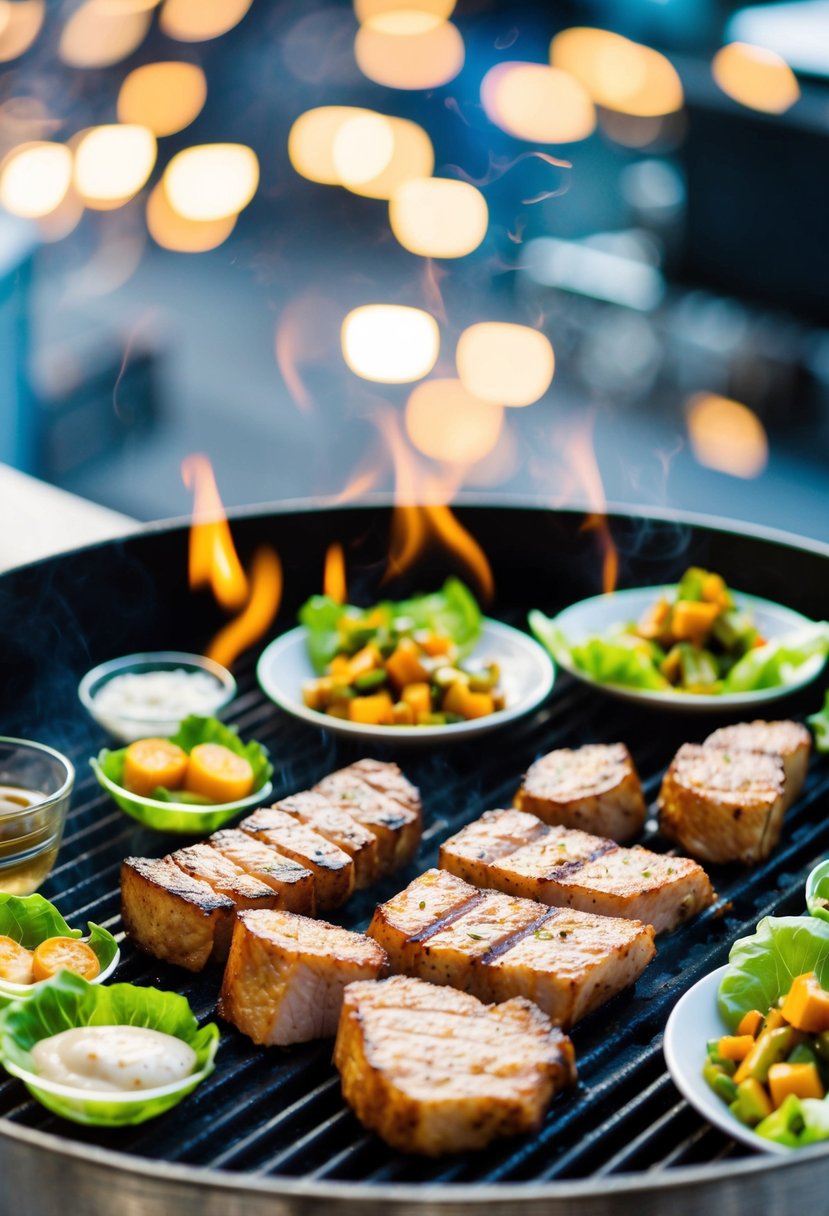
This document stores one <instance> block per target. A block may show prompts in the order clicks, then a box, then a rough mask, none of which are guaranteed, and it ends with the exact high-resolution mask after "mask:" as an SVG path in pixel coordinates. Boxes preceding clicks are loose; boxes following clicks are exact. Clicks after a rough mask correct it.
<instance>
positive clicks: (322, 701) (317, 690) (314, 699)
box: [302, 676, 334, 712]
mask: <svg viewBox="0 0 829 1216" xmlns="http://www.w3.org/2000/svg"><path fill="white" fill-rule="evenodd" d="M333 688H334V681H333V680H332V678H331V676H320V678H319V679H318V680H306V681H305V683H304V684H303V685H302V700H303V701H304V702H305V704H306V705H307V706H308V708H309V709H317V710H319V711H320V712H324V711H325V709H326V708H327V706H328V702H329V700H330V699H331V692H332V690H333Z"/></svg>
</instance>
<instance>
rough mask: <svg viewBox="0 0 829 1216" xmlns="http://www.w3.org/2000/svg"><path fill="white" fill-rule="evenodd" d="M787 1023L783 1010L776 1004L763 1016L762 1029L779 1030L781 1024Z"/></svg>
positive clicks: (785, 1024)
mask: <svg viewBox="0 0 829 1216" xmlns="http://www.w3.org/2000/svg"><path fill="white" fill-rule="evenodd" d="M787 1025H788V1023H787V1021H786V1019H785V1018H784V1017H783V1014H782V1013H781V1011H780V1010H779V1009H778V1008H777V1007H776V1006H772V1008H771V1009H770V1010H769V1011H768V1013H767V1014H766V1016H765V1017H764V1018H763V1025H762V1027H761V1030H779V1029H780V1027H781V1026H787Z"/></svg>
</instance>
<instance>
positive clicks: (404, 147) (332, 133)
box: [288, 106, 435, 198]
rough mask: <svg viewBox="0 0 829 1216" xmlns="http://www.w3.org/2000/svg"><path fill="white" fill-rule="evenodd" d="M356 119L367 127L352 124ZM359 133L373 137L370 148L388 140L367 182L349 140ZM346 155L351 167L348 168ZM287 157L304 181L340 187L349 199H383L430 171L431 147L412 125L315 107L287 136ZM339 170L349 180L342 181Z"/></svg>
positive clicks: (380, 116)
mask: <svg viewBox="0 0 829 1216" xmlns="http://www.w3.org/2000/svg"><path fill="white" fill-rule="evenodd" d="M358 119H363V120H368V121H367V122H363V123H358V122H357V120H358ZM371 120H376V121H374V122H372V121H371ZM361 131H362V132H363V133H365V132H366V131H367V132H368V134H369V135H372V133H373V134H374V135H375V137H376V139H375V143H376V141H377V139H379V141H380V142H381V143H383V142H384V141H386V140H387V138H388V135H389V134H390V135H391V138H392V146H391V148H390V149H389V148H388V145H387V143H386V152H387V153H388V154H387V156H386V157H385V160H384V159H383V157H382V156H381V157H380V163H379V168H378V169H377V171H376V172H375V173H374V174H373V175H371V176H368V177H366V176H365V158H364V156H363V154H362V153H361V150H360V148H359V145H358V146H357V148H356V149H354V148H353V142H352V140H353V136H354V135H355V134H359V133H360V132H361ZM335 149H336V154H335ZM352 150H353V151H354V154H355V163H352V164H350V156H351V153H352ZM369 151H370V155H373V156H374V157H375V158H376V157H377V148H376V146H375V148H374V151H373V152H371V150H369ZM381 151H382V149H381ZM288 157H289V159H290V161H291V164H292V165H293V167H294V169H295V170H296V171H297V173H299V174H300V175H301V176H302V177H306V178H307V179H308V180H309V181H312V182H320V183H321V184H322V185H325V186H346V188H347V189H349V190H351V191H352V193H354V194H361V195H363V196H365V197H367V198H389V197H390V195H391V194H392V193H393V192H394V191H395V190H396V189H397V188H398V186H400V185H401V184H402V183H403V182H404V181H408V180H409V178H413V177H428V176H429V175H430V174H431V172H432V170H433V169H434V167H435V154H434V151H433V149H432V142H431V140H430V139H429V136H428V135H427V134H426V132H425V131H424V130H423V128H422V127H419V126H418V125H417V123H415V122H410V121H409V120H408V119H406V118H396V117H395V116H394V115H391V114H388V115H387V114H377V113H376V112H375V111H374V110H366V109H362V108H360V107H357V106H318V107H317V108H316V109H314V110H306V112H305V113H304V114H300V116H299V118H297V120H296V121H295V122H294V124H293V126H292V127H291V130H290V133H289V135H288ZM377 164H378V161H377V159H375V166H376V165H377ZM361 166H362V167H363V172H362V173H361V172H360V171H359V169H360V167H361ZM344 169H345V173H346V177H347V178H348V179H349V180H344V177H343V170H344ZM349 170H350V171H349Z"/></svg>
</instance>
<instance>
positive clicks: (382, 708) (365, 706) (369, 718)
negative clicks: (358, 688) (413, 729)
mask: <svg viewBox="0 0 829 1216" xmlns="http://www.w3.org/2000/svg"><path fill="white" fill-rule="evenodd" d="M348 716H349V718H350V719H351V721H352V722H362V723H363V725H364V726H393V725H394V706H393V704H392V699H391V697H390V696H389V694H388V693H387V692H386V690H385V689H382V690H381V691H380V692H376V693H373V694H372V695H371V696H369V697H355V698H354V700H353V701H350V702H349V705H348Z"/></svg>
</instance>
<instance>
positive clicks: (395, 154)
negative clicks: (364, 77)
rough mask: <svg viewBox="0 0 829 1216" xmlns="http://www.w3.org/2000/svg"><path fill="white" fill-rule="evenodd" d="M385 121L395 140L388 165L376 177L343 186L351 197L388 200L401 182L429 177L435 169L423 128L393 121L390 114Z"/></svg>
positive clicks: (429, 143) (413, 124)
mask: <svg viewBox="0 0 829 1216" xmlns="http://www.w3.org/2000/svg"><path fill="white" fill-rule="evenodd" d="M386 121H387V122H388V123H389V125H390V126H391V132H392V137H393V140H394V147H393V148H392V154H391V157H390V158H389V161H388V164H387V165H386V166H385V167H384V168H383V169H382V170H381V171H380V172H379V173H378V174H377V175H376V176H375V177H371V178H367V179H366V180H365V181H361V182H352V183H343V184H344V185H346V184H347V186H348V189H349V190H350V191H351V192H352V194H361V195H362V196H363V197H364V198H391V196H392V194H393V193H394V192H395V190H397V189H398V188H399V187H400V186H401V185H402V184H403V183H404V182H407V181H410V180H411V179H412V178H414V177H428V176H429V174H430V173H431V172H432V170H433V169H434V167H435V153H434V149H433V148H432V141H431V140H430V139H429V136H428V135H427V134H426V132H425V131H424V130H423V128H422V127H420V126H418V124H417V123H416V122H410V121H409V119H408V118H395V117H394V116H393V115H391V114H389V115H387V116H386Z"/></svg>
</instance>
